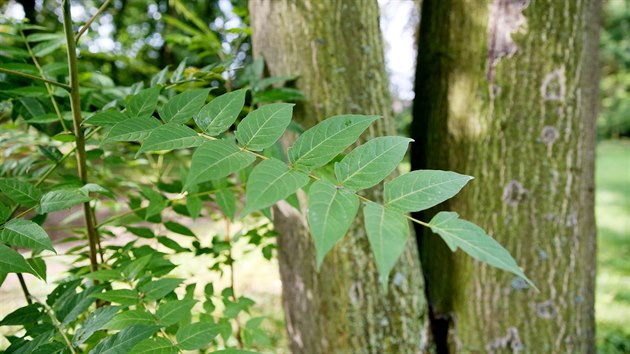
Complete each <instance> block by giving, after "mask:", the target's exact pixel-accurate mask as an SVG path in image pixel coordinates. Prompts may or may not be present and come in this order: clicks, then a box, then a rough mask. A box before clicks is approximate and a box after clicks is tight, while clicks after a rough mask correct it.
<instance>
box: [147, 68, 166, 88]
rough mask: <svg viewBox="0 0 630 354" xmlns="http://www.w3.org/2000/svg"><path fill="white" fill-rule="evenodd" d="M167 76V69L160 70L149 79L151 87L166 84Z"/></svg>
mask: <svg viewBox="0 0 630 354" xmlns="http://www.w3.org/2000/svg"><path fill="white" fill-rule="evenodd" d="M167 75H168V67H166V68H164V69H162V70H160V72H159V73H157V74H155V75H154V76H153V77H152V78H151V87H153V86H156V85H162V84H164V83H165V82H166V76H167Z"/></svg>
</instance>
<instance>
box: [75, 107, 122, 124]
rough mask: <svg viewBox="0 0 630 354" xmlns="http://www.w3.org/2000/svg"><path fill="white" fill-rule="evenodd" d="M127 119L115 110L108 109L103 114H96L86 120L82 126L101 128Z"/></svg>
mask: <svg viewBox="0 0 630 354" xmlns="http://www.w3.org/2000/svg"><path fill="white" fill-rule="evenodd" d="M127 119H129V117H127V116H125V115H124V114H123V113H122V112H120V111H119V110H117V109H108V110H107V111H104V112H98V113H96V114H95V115H93V116H90V117H88V118H86V119H85V120H84V121H83V123H82V124H92V125H98V126H103V127H108V126H112V125H116V124H118V123H120V122H122V121H123V120H127Z"/></svg>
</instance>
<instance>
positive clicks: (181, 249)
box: [157, 236, 190, 253]
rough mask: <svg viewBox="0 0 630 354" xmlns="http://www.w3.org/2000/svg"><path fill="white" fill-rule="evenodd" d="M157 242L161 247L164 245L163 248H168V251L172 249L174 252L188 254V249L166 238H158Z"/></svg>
mask: <svg viewBox="0 0 630 354" xmlns="http://www.w3.org/2000/svg"><path fill="white" fill-rule="evenodd" d="M157 240H158V242H159V243H161V244H162V245H164V246H165V247H168V248H170V249H172V250H173V251H175V252H178V253H179V252H190V250H189V249H187V248H184V247H182V246H180V245H179V243H177V241H175V240H172V239H170V238H168V237H166V236H158V238H157Z"/></svg>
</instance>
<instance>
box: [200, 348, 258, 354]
mask: <svg viewBox="0 0 630 354" xmlns="http://www.w3.org/2000/svg"><path fill="white" fill-rule="evenodd" d="M212 354H260V353H258V352H250V351H249V350H242V349H234V348H228V349H223V350H218V351H216V352H212Z"/></svg>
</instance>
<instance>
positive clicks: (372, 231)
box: [363, 202, 409, 288]
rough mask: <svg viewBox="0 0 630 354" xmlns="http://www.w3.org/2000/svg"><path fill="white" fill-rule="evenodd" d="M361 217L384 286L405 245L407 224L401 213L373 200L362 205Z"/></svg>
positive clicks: (407, 232)
mask: <svg viewBox="0 0 630 354" xmlns="http://www.w3.org/2000/svg"><path fill="white" fill-rule="evenodd" d="M363 218H364V222H365V231H366V232H367V235H368V240H369V241H370V247H371V248H372V253H374V258H375V260H376V268H377V269H378V273H379V280H380V282H381V284H382V285H383V287H385V288H386V287H387V279H388V277H389V272H391V270H392V268H394V266H395V265H396V262H398V258H400V255H401V254H402V252H403V251H404V249H405V246H406V245H407V235H408V234H409V224H408V223H407V219H405V217H404V216H403V214H401V213H399V212H397V211H395V210H390V209H387V208H384V207H383V206H382V205H380V204H376V203H373V202H367V203H366V204H365V205H364V207H363Z"/></svg>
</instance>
